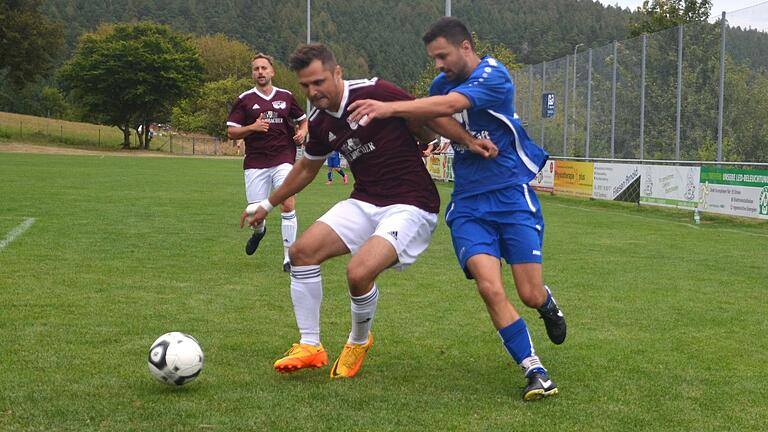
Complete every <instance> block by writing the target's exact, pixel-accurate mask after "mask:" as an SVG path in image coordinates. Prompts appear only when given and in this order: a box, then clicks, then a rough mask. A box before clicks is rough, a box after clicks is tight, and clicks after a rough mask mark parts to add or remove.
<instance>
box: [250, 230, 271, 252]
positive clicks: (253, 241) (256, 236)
mask: <svg viewBox="0 0 768 432" xmlns="http://www.w3.org/2000/svg"><path fill="white" fill-rule="evenodd" d="M266 234H267V226H266V225H264V231H262V232H256V231H254V232H253V235H252V236H251V238H249V239H248V243H246V244H245V254H246V255H253V253H254V252H256V249H257V248H258V247H259V243H260V242H261V239H263V238H264V236H265V235H266Z"/></svg>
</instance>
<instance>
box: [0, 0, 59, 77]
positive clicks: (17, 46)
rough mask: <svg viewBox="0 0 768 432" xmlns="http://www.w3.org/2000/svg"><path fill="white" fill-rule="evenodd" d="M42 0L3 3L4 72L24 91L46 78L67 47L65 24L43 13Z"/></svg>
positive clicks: (0, 52) (0, 54)
mask: <svg viewBox="0 0 768 432" xmlns="http://www.w3.org/2000/svg"><path fill="white" fill-rule="evenodd" d="M40 5H41V0H0V23H2V25H0V70H3V69H7V72H6V75H5V78H6V79H7V80H8V81H10V82H11V84H13V86H14V87H16V88H17V89H18V88H21V87H24V86H25V85H27V84H29V83H31V82H34V81H35V80H37V78H39V77H43V76H46V75H48V74H49V73H50V71H51V69H52V63H53V60H54V57H55V56H56V53H57V52H58V51H59V49H60V48H61V47H62V46H63V44H64V30H63V26H62V25H61V23H58V22H54V21H52V20H50V19H48V18H46V17H45V16H43V15H42V14H41V13H40Z"/></svg>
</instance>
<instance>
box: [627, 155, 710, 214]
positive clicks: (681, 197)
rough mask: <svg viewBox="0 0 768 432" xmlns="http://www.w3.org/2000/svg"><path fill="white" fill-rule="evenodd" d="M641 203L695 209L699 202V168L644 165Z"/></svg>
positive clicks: (641, 171) (642, 169) (641, 172)
mask: <svg viewBox="0 0 768 432" xmlns="http://www.w3.org/2000/svg"><path fill="white" fill-rule="evenodd" d="M640 175H641V182H640V203H641V204H651V205H660V206H666V207H681V208H690V209H692V208H694V207H696V205H697V204H698V201H699V175H700V168H699V167H683V166H668V165H643V166H642V168H641V169H640Z"/></svg>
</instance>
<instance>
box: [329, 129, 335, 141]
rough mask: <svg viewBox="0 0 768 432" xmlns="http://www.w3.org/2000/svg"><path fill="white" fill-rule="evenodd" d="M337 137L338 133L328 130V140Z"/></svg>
mask: <svg viewBox="0 0 768 432" xmlns="http://www.w3.org/2000/svg"><path fill="white" fill-rule="evenodd" d="M335 139H336V135H334V134H333V132H330V131H329V132H328V142H330V141H333V140H335Z"/></svg>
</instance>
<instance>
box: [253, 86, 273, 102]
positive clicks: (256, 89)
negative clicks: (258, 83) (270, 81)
mask: <svg viewBox="0 0 768 432" xmlns="http://www.w3.org/2000/svg"><path fill="white" fill-rule="evenodd" d="M253 91H255V92H256V94H257V95H259V96H261V97H262V98H264V99H265V100H270V99H272V97H273V96H274V95H275V93H277V87H275V86H272V93H270V94H269V96H265V95H264V94H263V93H262V92H260V91H259V88H258V87H254V88H253Z"/></svg>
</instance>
